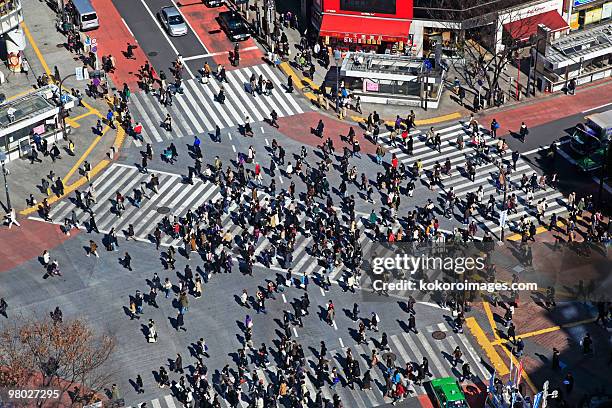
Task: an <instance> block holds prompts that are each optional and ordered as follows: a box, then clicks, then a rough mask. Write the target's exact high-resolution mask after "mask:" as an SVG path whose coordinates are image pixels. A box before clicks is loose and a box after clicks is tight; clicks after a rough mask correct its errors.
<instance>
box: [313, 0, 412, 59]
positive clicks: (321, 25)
mask: <svg viewBox="0 0 612 408" xmlns="http://www.w3.org/2000/svg"><path fill="white" fill-rule="evenodd" d="M411 18H412V1H411V0H314V1H313V13H312V23H313V25H314V26H315V27H316V28H318V30H319V38H320V40H321V42H322V43H323V44H324V45H327V46H330V47H332V48H335V49H339V50H340V51H343V52H347V51H351V52H354V51H361V52H373V53H379V54H405V53H407V52H410V51H411V49H412V44H413V41H412V36H411V35H410V23H411Z"/></svg>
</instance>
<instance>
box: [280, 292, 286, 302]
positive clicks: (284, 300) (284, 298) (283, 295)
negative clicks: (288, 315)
mask: <svg viewBox="0 0 612 408" xmlns="http://www.w3.org/2000/svg"><path fill="white" fill-rule="evenodd" d="M281 296H282V297H283V303H287V298H286V297H285V294H284V293H283V294H282V295H281Z"/></svg>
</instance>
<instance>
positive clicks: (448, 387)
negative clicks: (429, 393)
mask: <svg viewBox="0 0 612 408" xmlns="http://www.w3.org/2000/svg"><path fill="white" fill-rule="evenodd" d="M430 384H431V388H432V389H433V393H434V396H435V397H436V402H437V403H438V408H470V406H469V405H468V403H467V401H466V400H465V394H463V390H462V389H461V386H460V385H459V383H458V382H457V380H456V379H455V378H453V377H444V378H436V379H435V380H431V381H430Z"/></svg>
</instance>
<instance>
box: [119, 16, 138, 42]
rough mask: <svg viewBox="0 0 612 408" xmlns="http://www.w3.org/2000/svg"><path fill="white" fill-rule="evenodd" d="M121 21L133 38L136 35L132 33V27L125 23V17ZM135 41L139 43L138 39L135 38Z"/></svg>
mask: <svg viewBox="0 0 612 408" xmlns="http://www.w3.org/2000/svg"><path fill="white" fill-rule="evenodd" d="M121 21H123V25H125V28H127V29H128V31H129V32H130V34H131V35H132V37H134V33H133V32H132V30H131V29H130V26H129V25H127V23H126V22H125V20H124V19H123V17H121ZM134 41H135V42H138V40H137V39H136V37H134Z"/></svg>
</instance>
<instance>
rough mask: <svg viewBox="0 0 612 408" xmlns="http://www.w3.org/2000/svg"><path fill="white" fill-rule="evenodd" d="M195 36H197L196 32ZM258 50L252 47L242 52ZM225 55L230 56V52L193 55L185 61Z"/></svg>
mask: <svg viewBox="0 0 612 408" xmlns="http://www.w3.org/2000/svg"><path fill="white" fill-rule="evenodd" d="M192 31H193V30H192ZM194 34H195V31H194ZM196 37H197V34H196ZM257 49H259V47H256V46H252V47H246V48H243V49H241V50H240V51H241V52H244V51H253V50H257ZM223 54H229V51H219V52H210V53H208V54H200V55H192V56H190V57H186V58H183V59H184V60H185V61H193V60H197V59H202V58H208V57H215V56H217V55H223Z"/></svg>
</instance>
